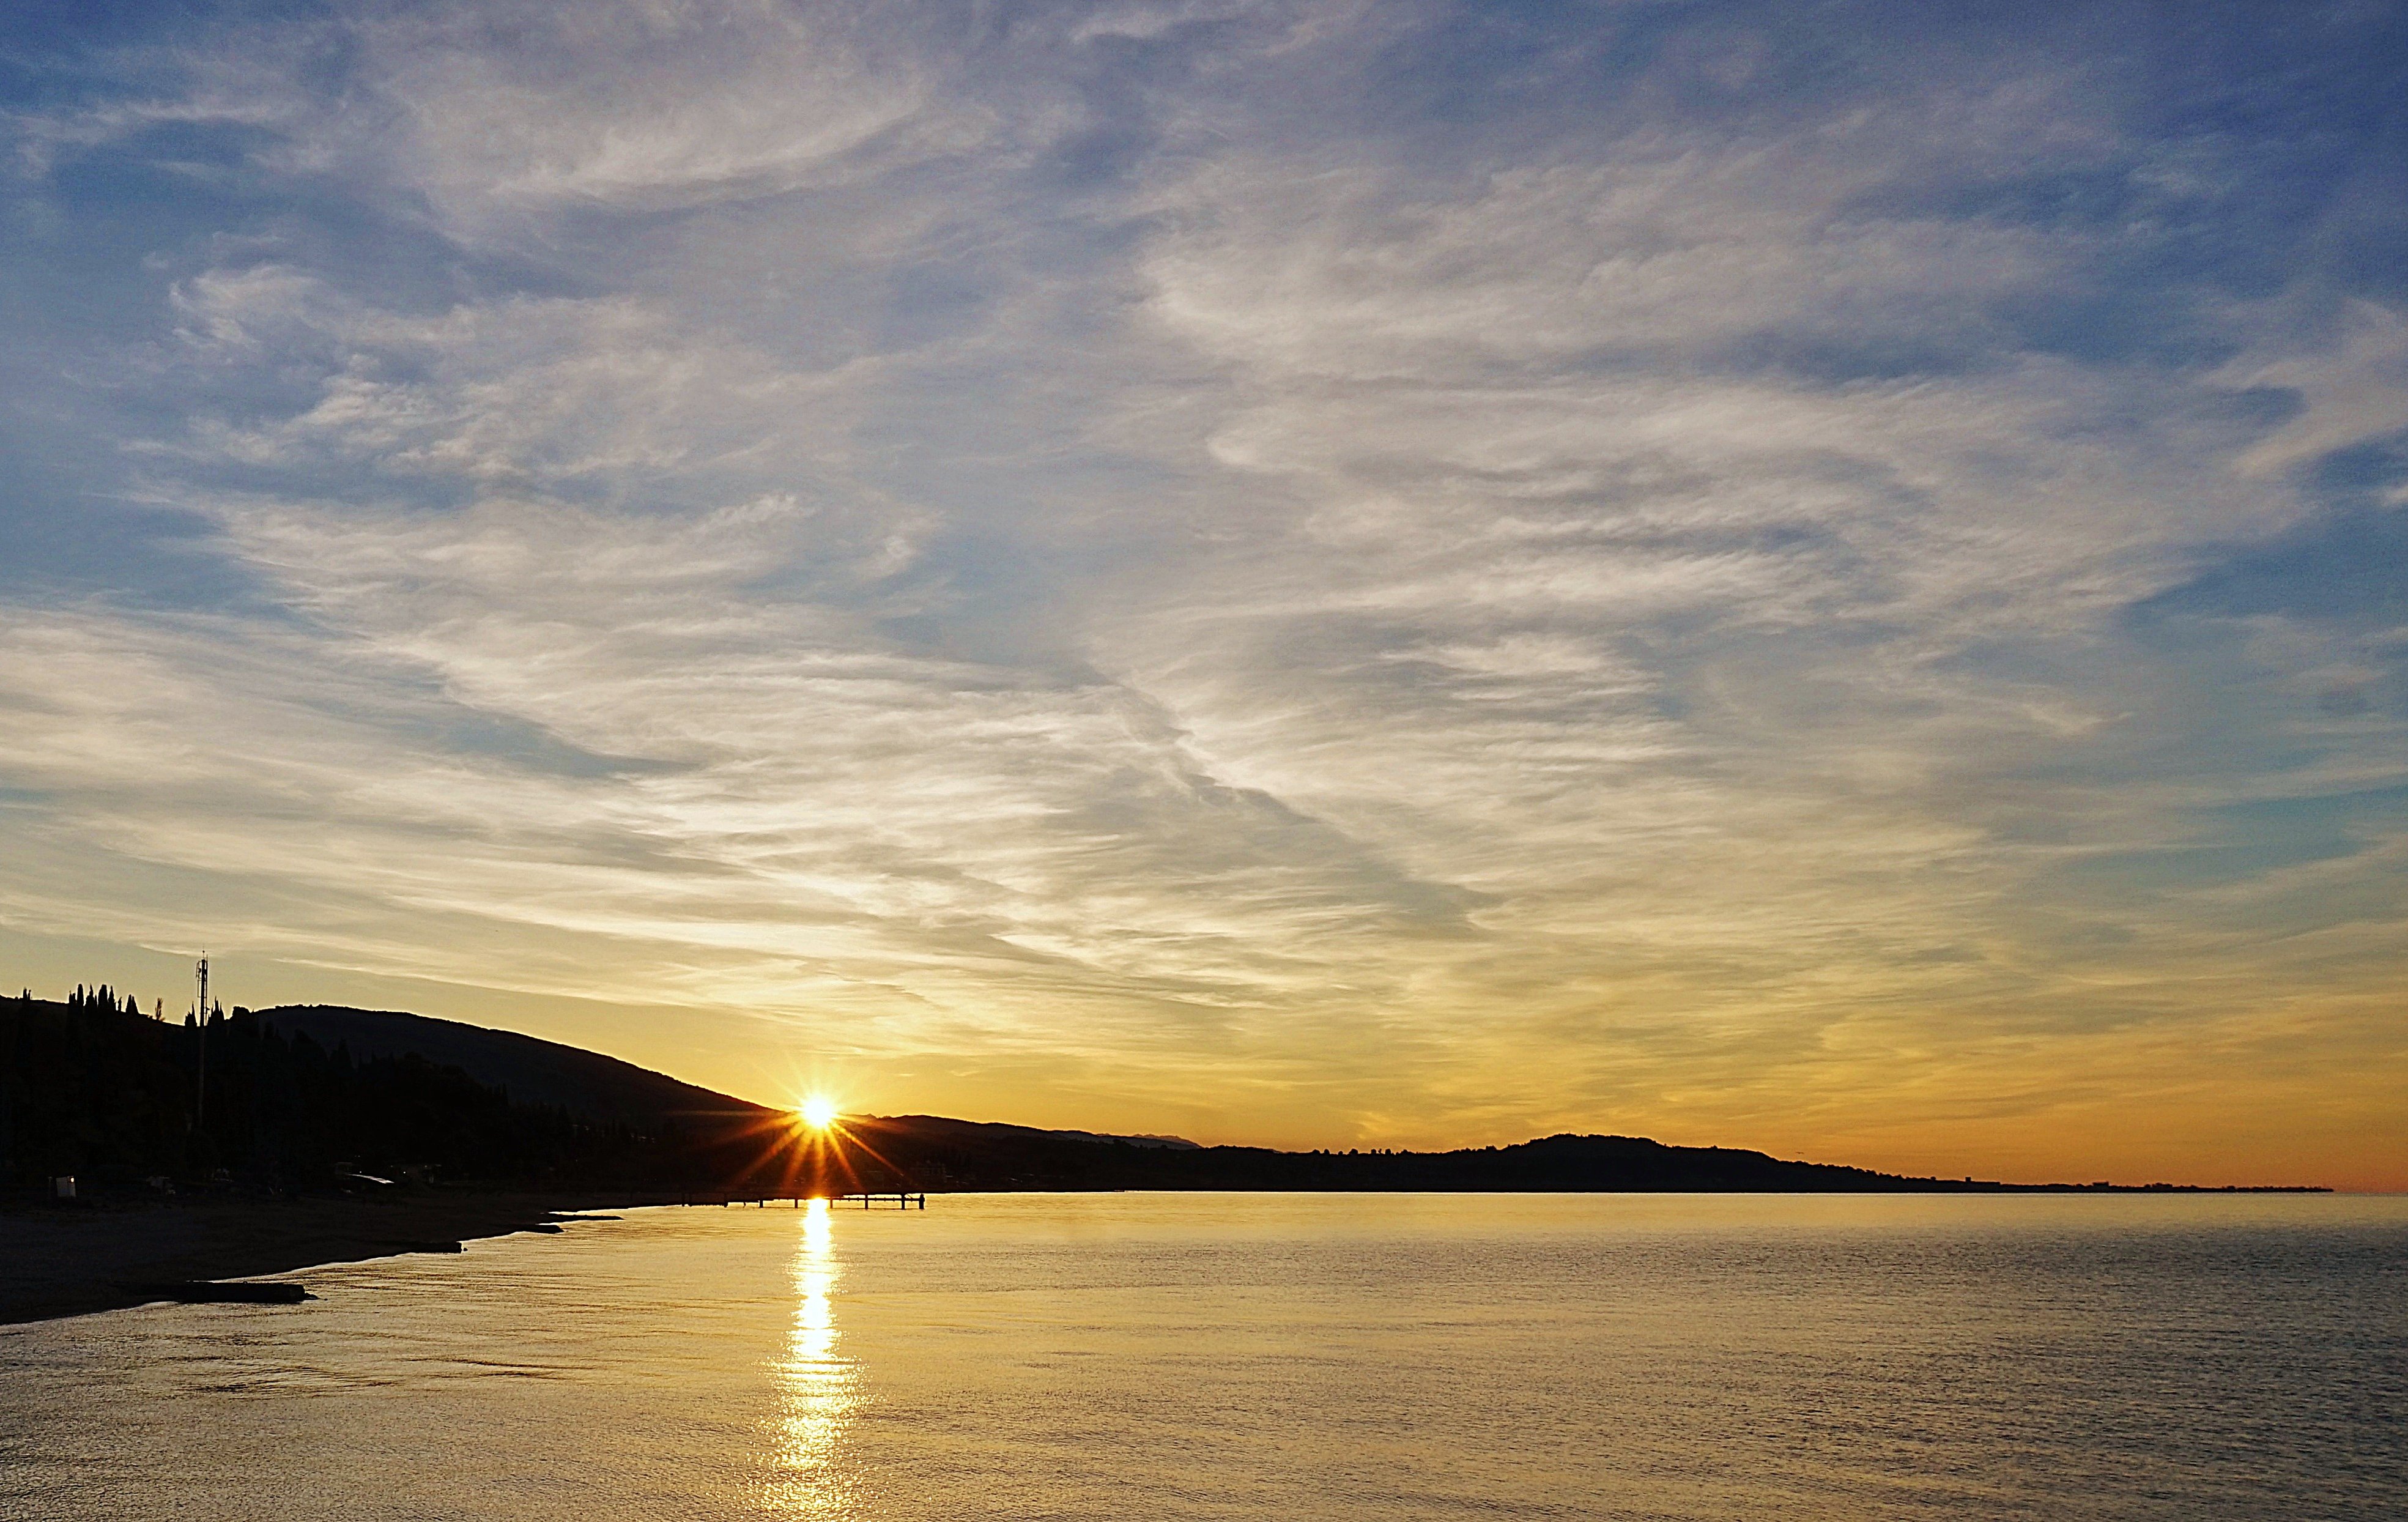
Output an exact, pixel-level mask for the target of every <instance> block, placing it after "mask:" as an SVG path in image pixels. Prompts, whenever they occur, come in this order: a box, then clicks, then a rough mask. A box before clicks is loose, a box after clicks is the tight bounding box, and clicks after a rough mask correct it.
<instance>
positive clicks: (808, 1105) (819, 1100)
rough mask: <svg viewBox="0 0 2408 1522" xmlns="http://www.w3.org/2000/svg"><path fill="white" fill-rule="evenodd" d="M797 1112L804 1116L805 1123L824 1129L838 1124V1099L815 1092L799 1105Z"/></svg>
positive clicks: (818, 1129) (817, 1128)
mask: <svg viewBox="0 0 2408 1522" xmlns="http://www.w3.org/2000/svg"><path fill="white" fill-rule="evenodd" d="M795 1113H796V1114H797V1115H800V1116H802V1117H803V1124H804V1125H806V1126H808V1127H810V1128H811V1129H813V1130H815V1131H824V1130H826V1129H827V1128H828V1127H831V1126H833V1125H835V1124H836V1117H837V1108H836V1101H835V1100H834V1099H831V1098H828V1097H827V1096H826V1095H824V1094H814V1095H812V1096H811V1097H810V1098H808V1099H805V1100H804V1101H803V1102H802V1103H801V1104H800V1105H799V1106H797V1107H796V1110H795Z"/></svg>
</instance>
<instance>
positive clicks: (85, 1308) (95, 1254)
mask: <svg viewBox="0 0 2408 1522" xmlns="http://www.w3.org/2000/svg"><path fill="white" fill-rule="evenodd" d="M630 1202H631V1199H630V1197H629V1196H628V1195H626V1194H624V1193H621V1194H617V1195H609V1196H604V1195H597V1194H595V1193H592V1192H590V1191H588V1192H582V1193H577V1192H552V1193H545V1192H531V1191H524V1190H509V1191H504V1190H495V1191H491V1192H487V1191H481V1190H472V1189H438V1190H424V1191H412V1192H409V1193H407V1194H399V1195H395V1196H394V1197H391V1198H386V1199H345V1198H339V1197H325V1198H304V1199H262V1198H258V1197H240V1196H227V1197H212V1196H185V1197H179V1198H176V1199H160V1200H122V1201H121V1200H113V1199H111V1200H100V1201H79V1202H77V1203H75V1204H72V1205H52V1206H42V1207H36V1208H30V1209H16V1210H9V1211H7V1212H5V1213H0V1324H5V1323H9V1322H22V1321H40V1320H46V1319H48V1318H50V1317H53V1316H72V1315H83V1314H89V1313H91V1312H94V1311H108V1310H115V1309H117V1308H119V1307H122V1306H128V1305H139V1304H142V1303H144V1302H145V1301H146V1300H149V1299H155V1298H156V1297H155V1296H151V1295H146V1294H143V1293H141V1292H140V1291H139V1290H137V1289H136V1288H132V1287H129V1286H135V1285H151V1284H160V1283H169V1282H176V1281H184V1280H197V1279H237V1278H248V1277H251V1276H252V1275H256V1274H267V1273H290V1272H292V1271H295V1270H299V1269H306V1268H309V1267H311V1266H313V1265H316V1264H322V1263H344V1262H352V1261H356V1260H358V1259H361V1258H371V1257H386V1256H392V1255H394V1254H396V1253H404V1252H410V1251H425V1250H428V1249H440V1248H441V1247H444V1246H448V1245H449V1244H452V1243H456V1242H466V1241H472V1240H474V1239H476V1238H480V1237H498V1236H505V1235H508V1234H509V1233H511V1232H516V1231H526V1230H530V1229H533V1228H538V1227H541V1226H544V1225H547V1224H549V1223H550V1222H551V1220H552V1217H553V1216H554V1215H555V1214H558V1213H565V1212H574V1211H590V1210H598V1209H605V1208H608V1207H609V1206H610V1205H614V1204H627V1203H630Z"/></svg>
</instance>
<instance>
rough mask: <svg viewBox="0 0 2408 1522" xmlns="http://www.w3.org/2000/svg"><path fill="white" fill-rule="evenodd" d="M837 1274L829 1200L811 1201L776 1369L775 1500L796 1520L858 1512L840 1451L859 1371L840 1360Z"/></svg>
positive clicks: (772, 1486) (772, 1485)
mask: <svg viewBox="0 0 2408 1522" xmlns="http://www.w3.org/2000/svg"><path fill="white" fill-rule="evenodd" d="M838 1274H839V1266H838V1263H837V1257H836V1245H835V1241H834V1233H833V1232H832V1231H831V1230H830V1228H829V1221H828V1202H827V1201H826V1200H824V1199H814V1200H812V1201H810V1206H809V1208H808V1209H807V1211H806V1212H805V1213H804V1215H803V1223H802V1233H801V1240H800V1241H799V1242H796V1247H795V1267H794V1281H795V1324H794V1328H793V1329H792V1330H791V1331H790V1332H789V1333H788V1335H787V1338H786V1350H785V1356H784V1357H781V1358H780V1359H779V1360H778V1361H777V1363H776V1365H775V1366H774V1368H775V1372H776V1374H777V1380H778V1391H779V1397H780V1407H779V1418H778V1431H777V1448H776V1460H777V1473H776V1475H775V1477H774V1478H773V1479H772V1480H771V1482H770V1486H769V1489H770V1501H771V1503H772V1505H773V1506H774V1507H775V1508H776V1509H777V1510H778V1511H779V1512H781V1513H782V1514H783V1515H788V1516H796V1517H813V1518H824V1517H844V1516H851V1515H853V1512H854V1508H853V1495H852V1487H851V1486H849V1485H848V1484H847V1483H846V1482H845V1479H844V1476H843V1474H842V1472H841V1471H840V1470H839V1466H838V1458H839V1454H838V1447H839V1443H840V1441H841V1439H842V1438H843V1436H844V1429H845V1426H846V1423H847V1422H848V1420H849V1419H850V1418H851V1416H852V1414H853V1403H854V1399H855V1395H854V1386H855V1378H854V1370H853V1364H852V1362H851V1360H849V1359H846V1358H842V1357H838V1355H837V1351H836V1346H837V1329H836V1316H835V1314H834V1312H833V1311H832V1310H831V1308H830V1306H829V1302H828V1296H829V1294H830V1292H831V1291H833V1290H834V1289H835V1287H836V1282H837V1276H838Z"/></svg>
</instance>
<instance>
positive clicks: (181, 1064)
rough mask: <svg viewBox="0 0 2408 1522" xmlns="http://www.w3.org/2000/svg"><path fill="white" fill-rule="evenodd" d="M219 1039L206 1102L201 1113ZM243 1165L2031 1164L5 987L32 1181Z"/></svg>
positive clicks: (698, 1170)
mask: <svg viewBox="0 0 2408 1522" xmlns="http://www.w3.org/2000/svg"><path fill="white" fill-rule="evenodd" d="M204 1058H206V1064H207V1075H208V1076H207V1084H206V1105H205V1106H201V1107H200V1108H199V1110H198V1113H196V1103H197V1101H198V1099H199V1097H200V1095H201V1093H202V1083H201V1077H200V1071H201V1067H202V1064H203V1061H204ZM218 1170H224V1172H225V1173H226V1174H227V1175H228V1176H229V1178H230V1179H231V1180H232V1181H233V1182H236V1183H239V1184H248V1185H256V1186H259V1187H263V1188H271V1189H284V1190H288V1191H289V1190H295V1189H307V1188H310V1187H323V1186H328V1185H334V1184H336V1183H338V1182H339V1180H340V1177H341V1175H343V1174H346V1173H351V1172H364V1173H369V1174H376V1175H379V1176H381V1177H388V1178H392V1177H401V1176H405V1175H407V1176H409V1177H413V1178H429V1177H431V1178H435V1179H439V1180H443V1181H450V1182H460V1181H485V1182H491V1183H496V1184H502V1183H509V1184H517V1185H562V1186H576V1187H581V1188H591V1187H612V1188H624V1189H625V1190H628V1191H629V1192H630V1193H629V1198H634V1197H636V1196H637V1195H639V1194H640V1195H647V1196H652V1197H658V1196H662V1195H668V1196H701V1197H705V1198H708V1197H710V1196H712V1195H724V1196H730V1197H735V1198H746V1199H750V1198H756V1197H759V1196H763V1195H789V1194H815V1193H841V1192H848V1191H856V1190H895V1189H901V1188H909V1189H923V1190H925V1189H936V1190H943V1189H1291V1190H1369V1191H1377V1190H1442V1191H1489V1190H1505V1191H1511V1190H1534V1191H1535V1190H1552V1191H1572V1192H1579V1191H1607V1190H1634V1191H1637V1190H1697V1191H1719V1190H1731V1191H1740V1190H1746V1191H1768V1192H1816V1191H1823V1192H1898V1191H1908V1190H1912V1191H1949V1192H1960V1191H1968V1190H1996V1189H2004V1188H2018V1187H2032V1186H2031V1185H2000V1184H1993V1183H1976V1182H1974V1181H1971V1180H1961V1181H1960V1180H1942V1179H1928V1178H1901V1177H1899V1176H1897V1175H1894V1174H1887V1173H1877V1172H1872V1171H1871V1170H1865V1169H1856V1168H1842V1167H1833V1166H1830V1165H1828V1164H1821V1163H1802V1162H1787V1161H1784V1160H1782V1159H1780V1158H1776V1157H1771V1156H1766V1155H1765V1154H1763V1153H1760V1152H1746V1151H1738V1150H1733V1149H1729V1148H1724V1147H1671V1146H1665V1145H1662V1144H1660V1143H1658V1142H1651V1141H1647V1140H1645V1139H1643V1138H1638V1137H1625V1136H1570V1135H1564V1136H1551V1137H1546V1138H1544V1139H1541V1140H1539V1141H1534V1142H1522V1143H1520V1144H1518V1145H1513V1146H1503V1147H1480V1148H1465V1149H1462V1150H1458V1151H1454V1152H1437V1153H1414V1152H1389V1151H1374V1152H1278V1151H1273V1150H1271V1149H1269V1148H1265V1147H1197V1146H1194V1145H1192V1144H1188V1143H1184V1142H1179V1141H1177V1140H1176V1139H1173V1138H1161V1137H1137V1138H1132V1137H1111V1136H1101V1135H1097V1134H1093V1133H1089V1132H1084V1131H1049V1130H1039V1129H1035V1128H1032V1127H1022V1126H1004V1125H994V1124H986V1123H981V1122H974V1121H962V1120H951V1119H947V1118H944V1117H942V1116H936V1115H900V1116H853V1117H848V1118H847V1119H846V1120H845V1121H844V1122H843V1123H842V1126H841V1127H839V1131H838V1132H837V1133H836V1135H835V1136H834V1137H833V1138H828V1139H823V1138H821V1137H819V1136H818V1135H817V1134H816V1133H812V1132H810V1131H808V1130H806V1129H804V1128H802V1127H798V1126H797V1125H796V1124H795V1123H794V1121H793V1119H792V1117H790V1116H788V1115H786V1114H785V1113H782V1112H779V1111H774V1110H769V1109H766V1108H764V1107H762V1106H759V1105H754V1104H751V1103H748V1102H746V1101H744V1100H741V1099H737V1098H730V1097H729V1096H727V1095H724V1094H717V1093H713V1092H712V1091H711V1090H709V1089H705V1088H699V1087H697V1086H695V1085H694V1084H684V1083H681V1082H679V1081H678V1080H676V1079H673V1078H669V1077H667V1076H665V1075H663V1074H660V1073H656V1072H652V1071H650V1070H646V1069H642V1068H638V1067H636V1066H634V1065H632V1064H630V1063H625V1062H621V1061H619V1060H618V1059H616V1058H613V1057H607V1056H603V1055H600V1054H598V1053H594V1052H587V1051H583V1050H581V1049H580V1048H577V1047H573V1046H565V1045H562V1044H560V1043H559V1042H556V1041H538V1040H537V1039H535V1038H533V1037H529V1036H522V1035H518V1034H516V1033H514V1032H510V1031H497V1030H488V1029H484V1028H482V1027H475V1026H467V1025H462V1024H459V1023H457V1022H454V1021H449V1020H435V1019H429V1018H426V1017H424V1016H421V1015H413V1014H404V1013H399V1012H390V1011H370V1010H351V1009H342V1008H338V1007H335V1006H326V1005H308V1006H295V1007H289V1008H284V1009H276V1010H266V1011H262V1012H258V1013H256V1014H254V1013H252V1012H249V1011H244V1010H237V1011H236V1012H234V1013H233V1014H232V1015H230V1016H228V1015H219V1014H215V1013H213V1014H212V1017H211V1019H210V1020H209V1021H208V1024H207V1026H206V1027H196V1026H193V1025H191V1024H181V1025H179V1024H167V1023H163V1022H159V1021H155V1020H150V1019H146V1018H144V1017H143V1016H142V1015H141V1014H140V1013H138V1012H136V1011H135V1009H134V1008H133V1006H132V1004H131V1001H122V1002H121V1001H120V1000H119V999H118V998H117V996H116V995H115V994H114V993H113V992H111V991H110V990H108V989H107V988H106V987H103V988H101V989H96V990H93V991H89V992H87V991H84V990H79V991H78V993H77V995H76V996H75V997H74V998H70V999H68V1000H66V1001H64V1002H50V1001H46V1000H42V999H35V998H15V999H0V1177H6V1178H7V1180H8V1181H9V1182H12V1183H16V1184H21V1185H22V1184H30V1183H32V1182H33V1181H35V1180H37V1179H39V1178H41V1177H43V1176H45V1175H49V1174H53V1173H76V1174H78V1175H79V1176H83V1177H86V1178H91V1177H93V1176H95V1175H97V1177H98V1178H99V1179H100V1180H101V1181H102V1182H104V1183H106V1182H109V1181H115V1182H118V1183H120V1184H125V1185H131V1184H133V1183H135V1182H136V1181H138V1180H140V1179H141V1178H143V1177H145V1176H148V1175H158V1174H164V1175H168V1176H171V1177H174V1178H179V1179H183V1180H186V1181H193V1180H203V1179H208V1178H209V1177H210V1176H212V1175H213V1174H215V1173H216V1172H217V1171H218ZM2042 1187H2064V1186H2063V1185H2044V1186H2042ZM2086 1187H2100V1185H2089V1186H2086ZM2150 1187H2163V1186H2162V1185H2151V1186H2150Z"/></svg>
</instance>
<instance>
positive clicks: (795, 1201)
mask: <svg viewBox="0 0 2408 1522" xmlns="http://www.w3.org/2000/svg"><path fill="white" fill-rule="evenodd" d="M815 1199H824V1200H825V1201H826V1202H827V1204H828V1208H829V1209H831V1210H833V1209H835V1208H837V1207H838V1206H839V1205H842V1206H851V1207H854V1208H858V1209H861V1210H926V1209H927V1208H928V1196H927V1194H926V1192H925V1191H923V1190H916V1189H886V1190H880V1191H877V1192H873V1193H863V1194H848V1195H763V1196H760V1197H759V1198H757V1199H755V1198H746V1199H735V1198H724V1199H689V1200H687V1201H686V1203H687V1204H689V1205H719V1206H722V1207H730V1206H737V1205H750V1206H752V1207H753V1209H754V1210H767V1209H768V1208H769V1207H770V1206H771V1205H784V1206H786V1207H788V1208H789V1209H792V1210H800V1209H802V1208H803V1207H804V1206H805V1205H808V1204H810V1202H811V1201H813V1200H815Z"/></svg>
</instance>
